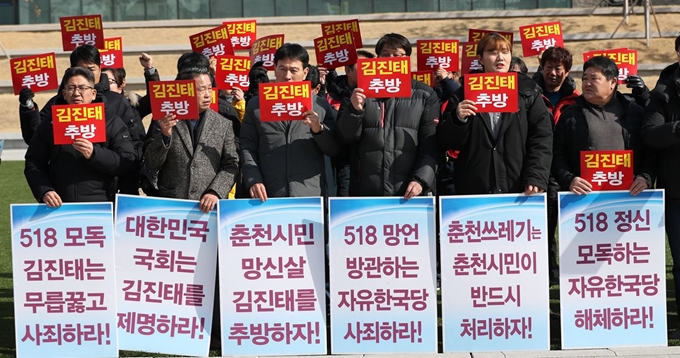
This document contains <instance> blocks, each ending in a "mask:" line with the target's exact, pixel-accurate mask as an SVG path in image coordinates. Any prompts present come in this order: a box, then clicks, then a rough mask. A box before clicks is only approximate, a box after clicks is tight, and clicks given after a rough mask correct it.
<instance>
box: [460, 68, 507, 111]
mask: <svg viewBox="0 0 680 358" xmlns="http://www.w3.org/2000/svg"><path fill="white" fill-rule="evenodd" d="M465 99H469V100H471V101H474V102H475V106H476V107H477V112H478V113H485V112H486V113H489V112H509V113H513V112H517V110H518V108H519V99H518V92H517V73H516V72H507V73H479V74H469V75H468V76H466V79H465Z"/></svg>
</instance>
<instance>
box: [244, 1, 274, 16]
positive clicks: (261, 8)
mask: <svg viewBox="0 0 680 358" xmlns="http://www.w3.org/2000/svg"><path fill="white" fill-rule="evenodd" d="M274 9H275V8H274V0H243V17H260V16H276V14H275V13H274Z"/></svg>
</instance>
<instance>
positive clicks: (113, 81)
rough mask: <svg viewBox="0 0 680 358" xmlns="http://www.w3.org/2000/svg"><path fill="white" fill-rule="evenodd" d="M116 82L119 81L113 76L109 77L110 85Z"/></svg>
mask: <svg viewBox="0 0 680 358" xmlns="http://www.w3.org/2000/svg"><path fill="white" fill-rule="evenodd" d="M114 83H115V84H118V82H116V80H114V79H113V78H109V85H112V84H114Z"/></svg>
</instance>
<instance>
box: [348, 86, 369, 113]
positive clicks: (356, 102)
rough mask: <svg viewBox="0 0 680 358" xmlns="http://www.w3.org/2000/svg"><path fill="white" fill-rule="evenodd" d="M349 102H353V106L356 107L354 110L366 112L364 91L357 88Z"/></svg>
mask: <svg viewBox="0 0 680 358" xmlns="http://www.w3.org/2000/svg"><path fill="white" fill-rule="evenodd" d="M349 100H350V101H351V102H352V106H353V107H354V109H356V110H357V111H363V110H364V104H365V103H366V95H365V94H364V90H363V89H361V88H355V89H354V91H353V92H352V96H351V97H350V98H349Z"/></svg>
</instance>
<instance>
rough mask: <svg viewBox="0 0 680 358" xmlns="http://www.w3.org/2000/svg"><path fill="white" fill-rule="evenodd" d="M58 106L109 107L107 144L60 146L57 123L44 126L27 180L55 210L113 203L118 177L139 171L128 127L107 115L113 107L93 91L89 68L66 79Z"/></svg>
mask: <svg viewBox="0 0 680 358" xmlns="http://www.w3.org/2000/svg"><path fill="white" fill-rule="evenodd" d="M61 83H62V87H63V88H62V90H61V91H60V94H59V95H57V97H56V98H55V100H54V101H53V103H54V104H57V105H60V104H90V103H93V102H104V103H105V106H106V109H107V111H106V114H105V116H106V119H105V121H106V142H104V143H92V142H90V141H89V140H87V139H85V138H82V137H81V138H76V139H75V140H74V142H73V144H72V145H55V144H54V133H53V127H52V118H51V117H50V118H45V120H43V121H41V122H40V123H39V124H38V126H37V128H36V130H35V133H34V135H33V136H32V138H31V143H30V144H29V146H28V150H27V151H26V158H25V159H26V166H25V169H24V175H25V176H26V180H27V181H28V185H29V186H30V188H31V191H32V192H33V196H34V197H35V198H36V200H38V202H42V203H45V204H47V205H48V206H50V207H55V208H56V207H59V206H61V204H62V203H64V202H93V201H108V200H112V196H111V192H110V190H109V188H111V186H112V185H113V181H114V178H115V177H116V176H122V175H126V174H127V173H128V172H130V171H131V170H135V168H136V162H137V158H136V153H135V149H134V146H133V144H132V141H131V140H130V132H129V131H128V128H127V126H126V125H125V123H124V122H123V120H121V119H120V117H118V116H116V115H115V114H114V113H112V112H111V111H109V110H108V102H107V100H106V99H105V98H106V97H102V96H101V94H99V93H98V92H97V90H96V89H95V87H94V76H93V74H92V72H90V71H89V70H88V69H86V68H82V67H72V68H69V69H68V70H67V71H66V74H65V75H64V78H63V80H62V82H61Z"/></svg>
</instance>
